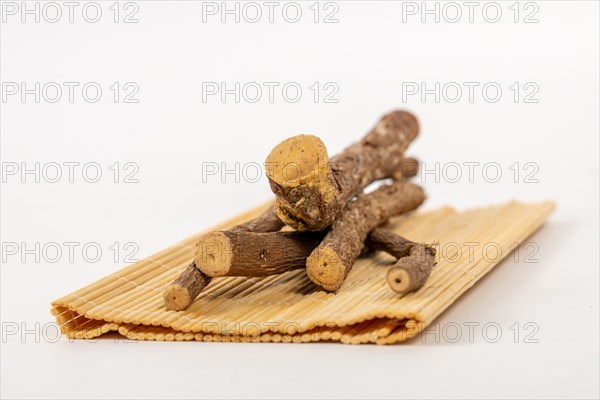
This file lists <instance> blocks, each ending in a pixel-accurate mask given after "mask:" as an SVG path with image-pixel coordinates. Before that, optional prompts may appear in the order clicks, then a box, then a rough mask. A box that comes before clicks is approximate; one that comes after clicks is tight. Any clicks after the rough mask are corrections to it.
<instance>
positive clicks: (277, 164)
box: [265, 135, 329, 186]
mask: <svg viewBox="0 0 600 400" xmlns="http://www.w3.org/2000/svg"><path fill="white" fill-rule="evenodd" d="M328 162H329V155H328V154H327V148H326V147H325V144H324V143H323V142H322V141H321V139H319V138H318V137H316V136H313V135H297V136H292V137H291V138H289V139H286V140H284V141H283V142H281V143H279V144H278V145H277V146H275V148H273V150H271V153H269V155H268V157H267V160H266V161H265V167H266V174H267V176H268V177H269V179H270V180H272V181H273V182H275V183H277V184H278V185H281V186H294V185H296V184H304V185H306V184H308V185H310V184H311V183H313V182H312V181H313V180H314V181H315V182H314V183H317V182H318V180H319V177H320V176H321V174H322V171H323V170H324V169H326V168H328Z"/></svg>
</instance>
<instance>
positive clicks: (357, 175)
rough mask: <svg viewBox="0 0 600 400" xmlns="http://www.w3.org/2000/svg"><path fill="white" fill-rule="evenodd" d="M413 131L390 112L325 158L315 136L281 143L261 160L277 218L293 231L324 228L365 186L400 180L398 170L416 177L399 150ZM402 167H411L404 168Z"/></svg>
mask: <svg viewBox="0 0 600 400" xmlns="http://www.w3.org/2000/svg"><path fill="white" fill-rule="evenodd" d="M418 131H419V124H418V122H417V119H416V118H415V117H414V116H413V115H412V114H410V113H408V112H405V111H394V112H391V113H389V114H387V115H385V116H383V118H382V119H381V120H380V121H379V123H378V124H377V125H376V126H375V127H374V128H373V129H372V130H371V132H369V133H368V134H367V135H366V136H365V137H364V138H363V139H362V140H361V141H360V142H358V143H355V144H353V145H352V146H350V147H348V148H347V149H345V150H344V151H343V152H342V153H340V154H339V155H337V156H335V157H333V158H332V159H331V160H328V155H327V149H326V148H325V145H324V144H323V142H322V141H321V140H320V139H319V138H317V137H316V136H311V135H298V136H294V137H291V138H289V139H286V140H284V141H283V142H281V143H280V144H278V145H277V146H276V147H275V148H274V149H273V150H272V151H271V153H270V154H269V156H268V157H267V159H266V161H265V167H266V173H267V177H268V178H269V183H270V185H271V190H272V191H273V193H275V195H276V196H277V213H278V215H279V217H280V218H281V219H282V220H283V221H284V222H285V223H286V224H287V225H290V226H292V227H293V228H295V229H297V230H310V231H320V230H324V229H326V228H327V227H329V226H330V225H331V224H332V223H333V221H334V220H335V218H336V217H337V216H338V215H339V214H340V212H341V211H342V209H343V208H344V206H345V205H346V203H347V202H348V201H349V200H350V199H351V198H352V197H354V196H355V195H357V194H359V193H361V192H362V191H363V189H364V188H365V187H367V186H368V185H369V184H370V183H372V182H374V181H376V180H379V179H384V178H395V179H398V180H400V178H401V175H402V171H403V169H404V170H407V171H409V172H408V174H409V175H410V174H412V175H414V174H416V169H415V168H414V165H415V164H414V161H415V160H412V159H410V160H409V161H408V163H407V161H406V160H405V159H404V152H405V151H406V148H407V147H408V145H409V144H410V142H412V141H413V140H414V139H415V137H416V136H417V134H418ZM407 164H408V165H411V166H412V168H411V169H410V170H409V169H408V168H406V165H407Z"/></svg>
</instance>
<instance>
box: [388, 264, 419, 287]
mask: <svg viewBox="0 0 600 400" xmlns="http://www.w3.org/2000/svg"><path fill="white" fill-rule="evenodd" d="M387 282H388V285H389V286H390V288H392V290H393V291H394V292H396V293H400V294H405V293H408V292H410V291H411V290H412V289H411V288H412V286H413V285H412V282H411V277H410V274H409V273H408V271H406V270H405V269H404V268H400V267H396V268H390V269H389V270H388V273H387Z"/></svg>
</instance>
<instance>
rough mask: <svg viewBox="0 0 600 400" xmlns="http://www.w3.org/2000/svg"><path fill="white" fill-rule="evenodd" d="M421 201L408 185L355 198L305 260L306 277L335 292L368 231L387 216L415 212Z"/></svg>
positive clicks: (420, 193)
mask: <svg viewBox="0 0 600 400" xmlns="http://www.w3.org/2000/svg"><path fill="white" fill-rule="evenodd" d="M424 200H425V193H424V192H423V189H421V188H420V187H419V186H416V185H414V184H412V183H410V182H394V183H392V184H389V185H383V186H381V187H380V188H378V189H377V190H375V191H374V192H372V193H369V194H362V195H359V196H358V197H357V198H356V200H354V201H353V202H351V203H349V204H348V205H347V206H346V208H345V209H344V212H343V213H342V215H340V217H339V218H337V219H336V220H335V221H334V223H333V225H332V226H331V230H330V231H329V232H328V233H327V235H326V236H325V238H324V239H323V241H322V242H321V244H320V245H319V246H318V247H317V248H316V249H315V250H314V251H313V252H312V253H311V255H310V256H309V257H308V259H307V260H306V272H307V274H308V276H309V278H310V279H311V280H312V281H313V282H314V283H316V284H317V285H319V286H321V287H322V288H323V289H326V290H330V291H335V290H337V289H339V288H340V287H341V286H342V283H343V282H344V280H345V279H346V275H347V274H348V272H349V270H350V268H351V267H352V264H354V261H356V259H357V258H358V256H359V255H360V252H361V250H362V248H363V244H364V242H365V239H366V238H367V235H368V234H369V232H370V231H372V230H373V229H375V228H376V227H377V226H379V225H381V224H383V223H384V222H385V221H387V220H388V219H389V218H390V217H393V216H396V215H399V214H402V213H406V212H409V211H412V210H414V209H416V208H417V207H418V206H420V205H421V204H422V203H423V201H424Z"/></svg>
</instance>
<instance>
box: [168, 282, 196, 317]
mask: <svg viewBox="0 0 600 400" xmlns="http://www.w3.org/2000/svg"><path fill="white" fill-rule="evenodd" d="M163 299H164V301H165V308H166V309H167V310H174V311H181V310H185V309H186V308H187V307H188V306H189V305H190V304H192V299H191V298H190V293H189V292H188V290H187V289H186V288H184V287H183V286H180V285H177V284H175V283H172V284H170V285H169V286H167V288H166V289H165V291H164V292H163Z"/></svg>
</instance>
